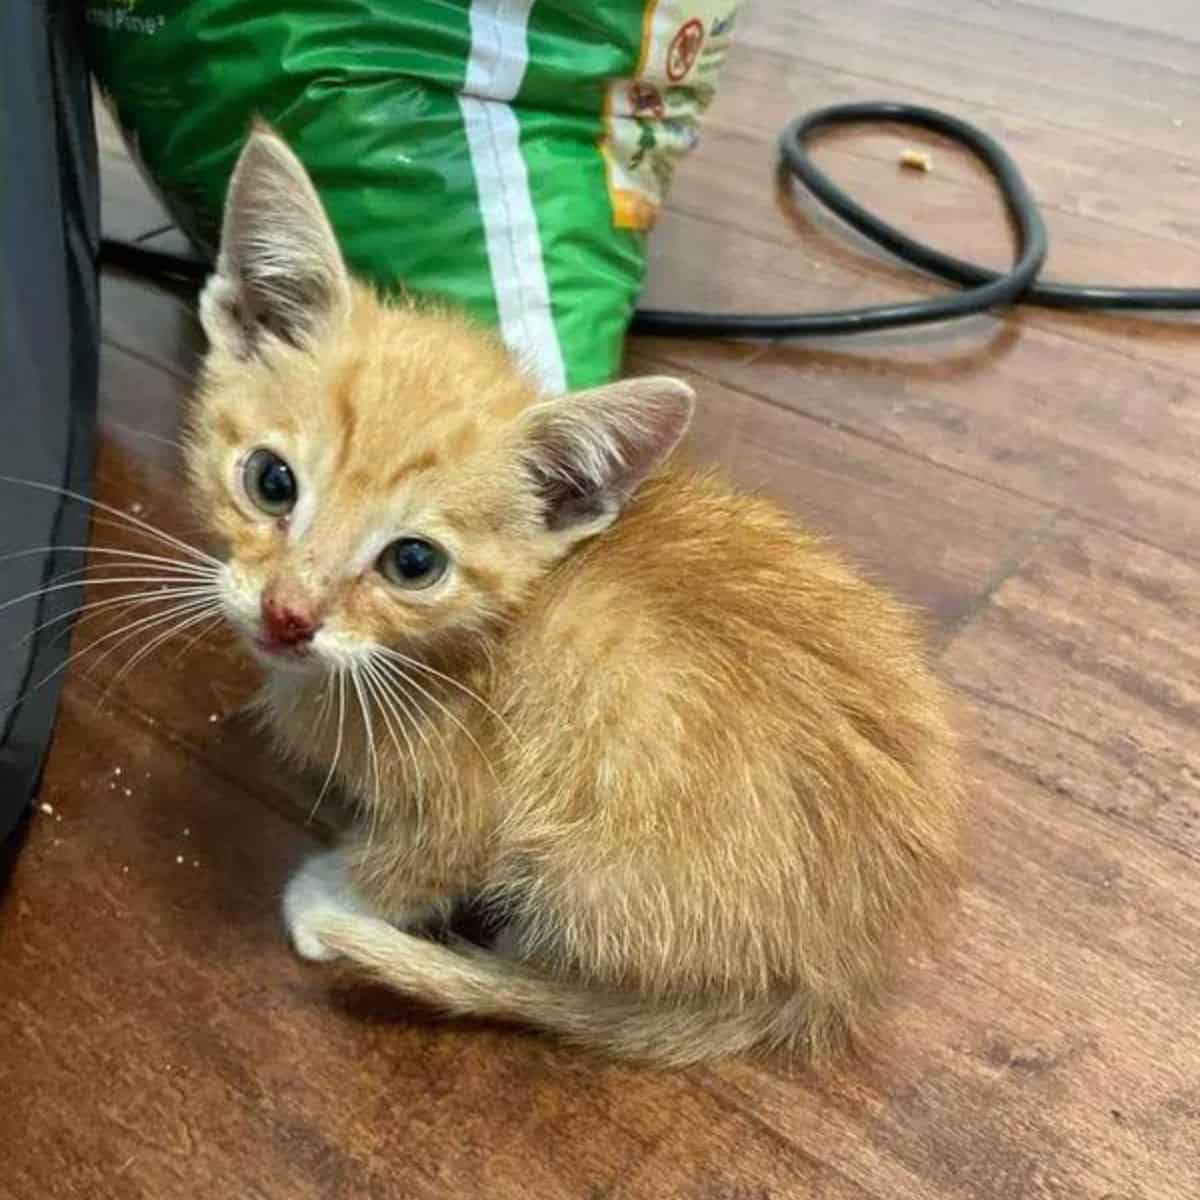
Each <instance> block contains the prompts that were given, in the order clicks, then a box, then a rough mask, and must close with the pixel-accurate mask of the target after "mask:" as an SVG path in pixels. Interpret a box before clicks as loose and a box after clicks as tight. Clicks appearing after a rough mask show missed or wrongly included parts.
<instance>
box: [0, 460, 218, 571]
mask: <svg viewBox="0 0 1200 1200" xmlns="http://www.w3.org/2000/svg"><path fill="white" fill-rule="evenodd" d="M0 483H11V484H15V485H17V486H19V487H30V488H34V489H35V490H37V491H41V492H49V493H51V494H52V495H56V496H66V497H68V498H69V499H71V500H77V501H79V503H81V504H87V505H90V506H91V507H92V508H95V509H99V510H100V511H101V512H105V513H109V514H110V515H112V516H114V517H116V518H118V520H120V521H123V522H125V523H126V524H127V525H133V526H135V527H137V528H138V529H141V530H143V531H144V532H146V533H148V534H150V536H152V537H155V538H158V539H159V540H160V541H163V542H165V543H166V544H167V545H169V546H174V547H175V548H176V549H177V550H182V551H183V552H184V553H185V554H188V555H190V556H191V557H193V558H195V559H198V560H199V561H201V562H207V563H209V564H210V565H212V566H214V567H218V568H219V567H220V566H221V563H220V562H219V561H218V560H217V559H215V558H213V557H212V555H211V554H205V553H204V551H203V550H197V549H196V547H195V546H189V545H188V544H187V542H182V541H180V540H179V539H178V538H177V537H173V536H172V535H171V534H169V533H167V532H166V531H165V530H163V529H159V528H158V526H157V525H151V524H150V523H149V522H148V521H143V520H142V519H141V518H140V517H135V516H132V515H131V514H129V513H127V512H122V511H121V509H119V508H115V507H114V506H113V505H111V504H105V503H104V502H103V501H102V500H93V499H92V498H91V497H90V496H85V495H83V494H82V493H81V492H73V491H71V489H70V488H64V487H58V486H57V485H55V484H50V483H39V482H38V481H37V480H34V479H18V478H16V477H14V476H12V475H0Z"/></svg>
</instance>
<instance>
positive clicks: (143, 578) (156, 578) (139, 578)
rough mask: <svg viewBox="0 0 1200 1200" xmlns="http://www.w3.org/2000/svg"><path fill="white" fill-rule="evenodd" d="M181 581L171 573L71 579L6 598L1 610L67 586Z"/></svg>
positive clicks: (176, 582) (0, 605) (58, 590)
mask: <svg viewBox="0 0 1200 1200" xmlns="http://www.w3.org/2000/svg"><path fill="white" fill-rule="evenodd" d="M179 582H180V581H179V580H178V579H176V578H174V577H172V576H170V575H168V576H166V577H165V578H164V577H163V576H161V575H121V576H118V577H117V578H115V579H113V578H108V579H75V580H72V581H70V582H69V583H54V584H51V585H50V586H49V587H40V588H36V589H35V590H34V591H32V592H26V593H25V594H24V595H23V596H14V597H13V598H12V599H11V600H5V601H4V603H3V604H0V612H3V611H4V610H5V609H6V608H12V606H13V605H14V604H21V603H23V602H24V601H26V600H35V599H37V598H38V597H39V596H49V595H50V594H51V593H52V592H61V591H64V590H65V589H66V588H73V587H80V588H81V587H91V586H93V585H95V586H99V585H101V584H103V585H104V586H106V587H107V586H110V585H112V584H117V583H175V584H178V583H179Z"/></svg>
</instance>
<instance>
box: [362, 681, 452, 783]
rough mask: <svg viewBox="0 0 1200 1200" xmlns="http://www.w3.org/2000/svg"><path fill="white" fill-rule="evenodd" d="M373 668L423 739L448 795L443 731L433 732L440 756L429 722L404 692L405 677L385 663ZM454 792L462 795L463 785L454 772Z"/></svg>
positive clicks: (417, 767)
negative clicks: (427, 729)
mask: <svg viewBox="0 0 1200 1200" xmlns="http://www.w3.org/2000/svg"><path fill="white" fill-rule="evenodd" d="M373 667H374V670H375V671H376V674H377V675H378V678H379V681H380V685H381V686H382V687H384V688H386V690H387V692H388V694H389V695H390V696H391V697H392V699H393V700H394V701H395V702H396V703H397V704H399V705H400V706H401V707H402V708H403V711H404V714H405V717H406V718H407V723H408V724H409V725H411V726H412V727H413V729H414V730H415V731H416V733H417V736H418V737H419V738H420V739H421V742H422V744H423V745H424V747H425V750H426V753H427V754H428V755H429V761H430V762H431V763H433V765H434V767H435V768H436V770H437V773H438V779H439V781H440V782H441V785H442V788H443V789H444V790H445V791H446V792H447V793H449V792H450V791H451V787H450V781H449V779H448V778H447V775H446V768H445V765H444V763H443V761H442V760H443V758H445V759H448V758H449V756H450V755H449V747H448V746H447V744H446V738H445V736H444V735H443V733H442V731H441V730H440V729H439V728H438V727H437V726H436V725H435V726H433V731H434V733H435V734H436V735H437V738H438V741H439V742H440V743H441V747H442V753H441V754H440V755H439V754H438V753H437V752H436V751H435V750H434V748H433V743H432V742H431V741H430V740H429V735H428V733H426V731H425V726H426V724H428V722H427V721H424V720H422V718H421V712H420V706H419V705H418V704H417V702H416V701H415V700H413V698H412V697H411V696H409V695H408V694H407V693H406V692H405V690H404V680H403V677H401V676H400V675H398V674H394V673H392V672H389V671H388V670H387V666H386V664H384V663H375V664H373ZM410 703H411V705H412V707H411V708H410V707H409V705H410ZM414 714H415V715H414ZM403 728H404V726H403V724H402V725H401V729H403ZM405 740H406V741H407V742H408V744H409V749H410V753H411V755H412V762H413V769H414V772H416V773H417V774H418V775H419V774H420V768H419V766H418V761H417V757H416V754H415V752H414V750H413V746H412V742H411V740H410V739H409V738H408V736H407V734H406V735H405ZM453 790H454V792H455V794H456V795H458V796H461V795H462V784H461V781H460V780H459V778H458V773H457V772H454V789H453Z"/></svg>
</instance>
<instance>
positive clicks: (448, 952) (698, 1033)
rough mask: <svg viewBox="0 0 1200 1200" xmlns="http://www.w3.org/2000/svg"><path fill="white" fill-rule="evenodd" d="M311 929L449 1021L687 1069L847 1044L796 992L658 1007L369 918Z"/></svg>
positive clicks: (331, 921) (339, 919) (331, 919)
mask: <svg viewBox="0 0 1200 1200" xmlns="http://www.w3.org/2000/svg"><path fill="white" fill-rule="evenodd" d="M314 932H316V934H317V936H318V937H319V938H320V939H321V941H322V942H324V944H325V945H326V946H328V947H329V949H331V950H334V951H337V952H338V953H340V954H342V955H345V956H346V957H347V958H349V959H350V960H351V961H353V962H354V963H356V964H358V965H359V966H360V967H362V968H364V969H365V970H366V971H368V972H369V973H370V974H372V975H373V976H375V977H376V978H377V979H379V980H380V981H381V982H383V983H385V984H387V985H388V986H390V987H393V988H395V989H396V990H397V991H399V992H402V993H404V994H405V995H407V996H411V997H413V998H414V999H417V1000H420V1001H422V1002H423V1003H425V1004H428V1005H430V1006H431V1007H433V1008H437V1009H440V1010H441V1011H443V1012H445V1013H447V1014H448V1015H450V1016H457V1017H483V1018H489V1019H493V1020H501V1021H512V1022H516V1023H520V1024H523V1025H530V1026H533V1027H534V1028H538V1029H542V1030H545V1031H548V1032H550V1033H553V1034H555V1035H557V1036H558V1037H559V1038H561V1039H563V1040H564V1041H567V1042H570V1043H573V1044H575V1045H579V1046H583V1047H585V1048H587V1049H590V1050H596V1051H600V1052H602V1053H606V1054H611V1055H614V1056H616V1057H620V1058H633V1059H648V1060H653V1061H656V1062H660V1063H665V1064H669V1065H672V1066H683V1065H686V1064H688V1063H693V1062H699V1061H701V1060H702V1059H710V1058H718V1057H723V1056H725V1055H731V1054H741V1053H745V1052H746V1051H749V1050H752V1049H756V1048H765V1047H769V1046H779V1045H784V1044H786V1045H789V1046H790V1047H791V1048H796V1049H799V1048H800V1047H801V1045H804V1046H805V1047H806V1048H807V1049H808V1050H810V1051H812V1050H813V1049H816V1048H817V1046H816V1045H814V1043H817V1044H820V1043H825V1044H827V1045H831V1044H832V1043H833V1042H841V1041H844V1040H845V1037H844V1033H845V1031H844V1029H836V1030H835V1029H834V1028H833V1027H831V1026H830V1025H829V1020H828V1018H829V1014H826V1018H825V1020H820V1019H818V1020H816V1021H814V1016H815V1014H814V1013H813V1012H812V1011H811V1009H810V1008H809V1007H808V1006H807V1005H806V1004H805V1003H804V1002H803V1000H802V999H801V997H799V996H793V997H788V998H785V999H781V1000H776V1001H773V1002H770V1003H768V1002H765V1001H763V1002H758V1003H753V1002H752V1003H750V1004H748V1005H741V1006H738V1007H737V1008H736V1009H722V1008H720V1007H718V1006H716V1005H707V1006H704V1005H699V1004H697V1005H696V1006H694V1007H692V1006H683V1005H680V1004H671V1005H669V1006H668V1004H667V1003H666V1002H663V1004H661V1005H659V1006H655V1005H654V1004H653V1003H652V1002H650V1001H648V1000H643V999H641V998H639V997H637V996H631V995H621V994H613V993H611V992H603V991H592V990H589V989H587V988H585V987H583V986H582V985H580V986H573V985H572V984H571V983H569V982H566V981H561V980H555V979H550V978H547V977H545V976H542V975H540V974H538V973H537V972H536V971H534V970H533V969H531V968H530V967H528V966H526V965H524V964H522V963H519V962H513V961H511V960H509V959H506V958H502V957H500V956H499V955H497V954H493V953H490V952H489V951H486V950H482V949H479V948H477V947H474V946H468V947H464V949H462V950H461V951H460V950H458V949H451V948H450V947H447V946H444V945H440V944H439V943H437V942H432V941H429V940H427V939H425V938H422V937H416V936H414V935H413V934H410V933H404V932H402V931H401V930H399V929H396V928H395V927H394V926H392V925H389V924H388V923H387V922H385V921H380V920H376V919H374V918H370V917H356V916H350V915H344V916H343V915H338V916H333V915H330V916H328V917H326V918H325V919H324V920H322V921H321V922H320V924H319V925H318V926H317V928H316V929H315V930H314ZM833 1024H834V1025H837V1024H838V1021H837V1020H836V1019H835V1021H834V1023H833Z"/></svg>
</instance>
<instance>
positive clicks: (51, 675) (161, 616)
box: [0, 600, 201, 717]
mask: <svg viewBox="0 0 1200 1200" xmlns="http://www.w3.org/2000/svg"><path fill="white" fill-rule="evenodd" d="M199 603H201V602H200V601H198V600H193V601H190V602H189V604H199ZM174 612H175V610H173V609H172V610H170V611H168V612H167V613H155V614H153V617H151V618H142V619H141V620H139V621H137V622H135V623H134V627H133V628H132V629H130V628H129V627H122V628H121V629H115V630H113V631H112V632H111V633H106V634H104V636H103V637H99V638H97V639H96V640H95V641H94V642H89V643H88V644H87V645H86V646H84V647H82V648H81V649H79V650H76V651H75V652H74V653H73V654H70V655H68V657H67V658H66V660H65V661H64V662H61V663H59V664H58V666H57V667H55V668H54V670H53V671H50V672H48V673H47V674H45V675H43V676H42V678H41V679H39V680H38V681H37V683H35V684H32V685H31V686H30V687H27V688H26V689H25V690H24V691H23V692H22V693H21V694H20V695H19V696H18V697H17V698H16V699H15V700H14V701H13V702H12V703H11V704H10V705H9V706H8V707H7V708H6V709H3V710H0V717H4V716H7V715H8V714H9V713H10V712H12V711H13V710H14V709H15V708H17V707H19V706H20V705H21V704H24V703H25V701H26V700H28V699H29V697H30V696H32V695H33V693H34V692H36V691H38V690H39V689H40V688H43V687H45V686H46V684H48V683H49V682H50V681H51V680H52V679H55V678H56V677H57V676H59V675H61V674H62V673H63V672H64V671H65V670H66V669H67V668H68V667H69V666H70V665H71V664H72V663H73V662H75V661H76V660H77V659H79V658H82V657H83V656H84V655H85V654H90V653H91V652H92V651H93V650H95V649H97V647H99V646H101V645H103V644H104V643H105V642H107V641H108V640H109V639H111V638H114V637H118V636H119V635H121V634H125V635H126V637H125V638H124V639H122V641H120V642H118V643H117V645H116V646H114V647H112V648H111V649H114V650H115V649H119V648H120V647H121V646H122V645H124V643H125V641H127V640H128V639H129V638H130V637H136V636H137V633H138V632H139V630H140V629H141V628H142V627H143V621H145V622H148V623H153V621H154V620H166V619H169V618H170V617H171V616H173V615H174ZM109 652H110V651H105V653H104V655H102V656H101V658H100V660H99V661H101V662H102V661H103V660H104V658H105V657H107V655H108V654H109ZM96 665H98V663H97V664H96Z"/></svg>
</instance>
